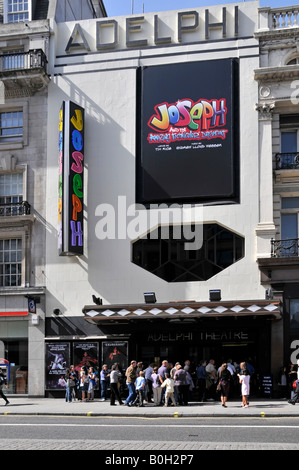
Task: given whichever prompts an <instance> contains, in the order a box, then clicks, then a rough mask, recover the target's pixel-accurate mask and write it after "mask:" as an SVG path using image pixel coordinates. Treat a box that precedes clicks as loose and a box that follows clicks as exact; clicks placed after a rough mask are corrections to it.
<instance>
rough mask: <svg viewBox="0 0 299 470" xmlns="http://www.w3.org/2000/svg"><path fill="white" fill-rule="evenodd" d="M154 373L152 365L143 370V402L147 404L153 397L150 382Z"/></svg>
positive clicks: (151, 383)
mask: <svg viewBox="0 0 299 470" xmlns="http://www.w3.org/2000/svg"><path fill="white" fill-rule="evenodd" d="M153 372H154V364H150V365H149V366H148V367H147V368H146V369H144V374H145V376H144V378H145V391H144V393H145V400H146V401H147V402H148V403H151V402H152V396H153V382H152V379H151V377H152V373H153Z"/></svg>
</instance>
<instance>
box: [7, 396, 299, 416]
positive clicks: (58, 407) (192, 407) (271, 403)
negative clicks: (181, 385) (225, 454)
mask: <svg viewBox="0 0 299 470" xmlns="http://www.w3.org/2000/svg"><path fill="white" fill-rule="evenodd" d="M8 399H9V401H10V404H9V405H7V406H4V401H3V400H1V401H0V416H1V415H65V416H123V417H133V416H134V417H143V418H144V417H147V418H155V417H174V418H176V417H198V418H203V417H225V416H230V417H243V416H247V417H248V416H250V417H299V403H297V404H296V405H291V404H289V403H288V401H287V400H284V399H258V398H252V399H251V401H250V405H249V407H248V408H242V407H241V400H231V401H229V402H228V403H227V408H224V407H223V406H221V403H220V402H219V401H217V402H205V403H198V402H191V403H190V404H189V405H188V406H175V407H173V406H170V407H163V406H154V405H153V404H145V406H144V407H142V408H139V407H128V406H124V405H123V406H120V405H118V404H117V405H116V406H111V405H110V402H109V400H106V401H105V402H101V401H100V400H99V399H95V400H94V401H92V402H84V403H82V402H78V401H76V402H72V403H66V402H65V400H64V399H63V398H59V399H58V398H56V399H55V398H28V397H16V396H11V397H10V396H9V395H8Z"/></svg>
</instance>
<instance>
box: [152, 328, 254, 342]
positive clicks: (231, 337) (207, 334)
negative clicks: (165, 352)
mask: <svg viewBox="0 0 299 470" xmlns="http://www.w3.org/2000/svg"><path fill="white" fill-rule="evenodd" d="M193 340H195V341H196V340H197V341H223V342H226V341H233V342H239V341H248V340H249V335H248V332H247V331H242V330H222V331H220V330H219V331H213V330H211V331H199V332H191V331H186V332H170V331H169V332H166V333H149V334H148V336H147V341H148V342H157V341H159V342H174V341H193Z"/></svg>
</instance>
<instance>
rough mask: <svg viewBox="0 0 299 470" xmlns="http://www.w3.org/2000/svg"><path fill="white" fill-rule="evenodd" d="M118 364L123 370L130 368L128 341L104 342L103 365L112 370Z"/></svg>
mask: <svg viewBox="0 0 299 470" xmlns="http://www.w3.org/2000/svg"><path fill="white" fill-rule="evenodd" d="M116 362H117V363H118V364H119V367H120V369H122V370H124V369H126V368H127V367H128V341H103V342H102V363H103V364H107V366H108V369H111V367H112V366H113V364H115V363H116Z"/></svg>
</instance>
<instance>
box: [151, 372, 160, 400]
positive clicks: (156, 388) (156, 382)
mask: <svg viewBox="0 0 299 470" xmlns="http://www.w3.org/2000/svg"><path fill="white" fill-rule="evenodd" d="M152 384H153V396H154V404H155V405H156V406H160V404H161V393H162V388H161V381H160V377H159V374H158V367H157V366H155V367H154V370H153V373H152Z"/></svg>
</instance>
